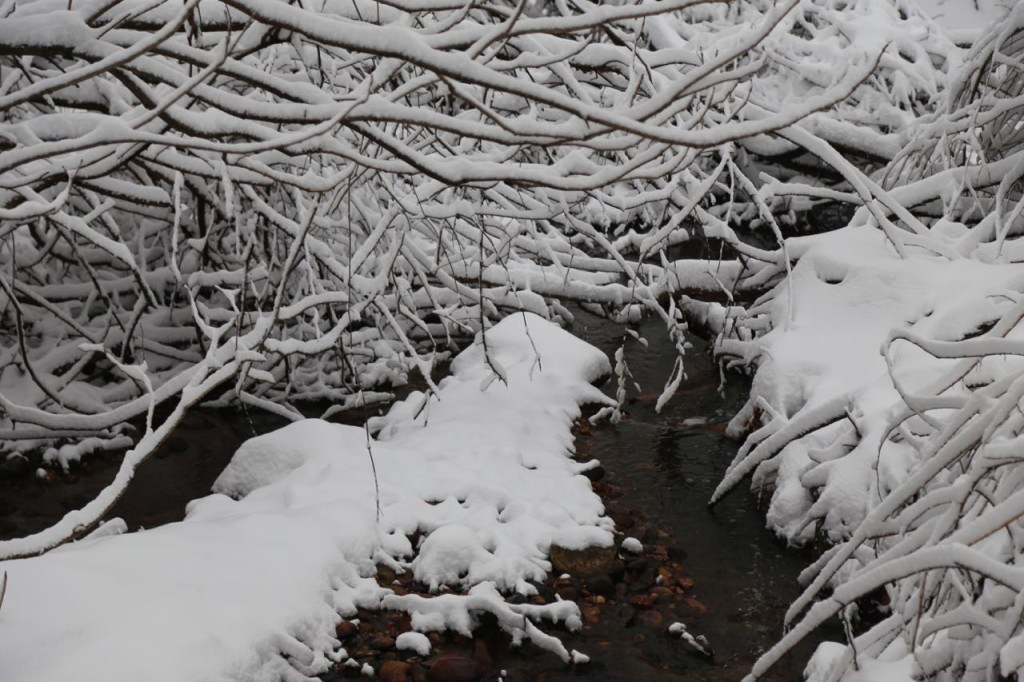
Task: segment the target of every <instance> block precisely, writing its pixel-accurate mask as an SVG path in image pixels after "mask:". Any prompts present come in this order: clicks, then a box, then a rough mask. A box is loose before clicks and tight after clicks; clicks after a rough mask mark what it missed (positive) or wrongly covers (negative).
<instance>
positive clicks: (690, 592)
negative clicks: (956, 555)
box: [0, 313, 835, 682]
mask: <svg viewBox="0 0 1024 682" xmlns="http://www.w3.org/2000/svg"><path fill="white" fill-rule="evenodd" d="M574 331H575V332H576V333H577V334H578V335H580V336H581V337H583V338H584V339H586V340H588V341H590V342H591V343H593V344H594V345H596V346H598V347H600V348H601V349H602V350H605V351H606V352H608V353H609V355H610V354H611V353H613V352H614V350H615V348H617V347H618V346H619V345H620V344H621V343H622V341H623V335H622V330H621V328H620V327H618V326H616V325H612V324H611V323H609V322H607V321H604V320H601V319H600V318H597V317H595V316H592V315H588V314H586V313H581V314H580V315H579V317H578V318H577V321H576V325H575V328H574ZM639 331H640V333H641V335H643V336H644V337H645V338H646V339H647V341H648V346H647V347H646V348H645V347H643V346H642V345H641V344H640V343H639V342H637V341H635V340H633V339H631V338H630V339H627V341H626V358H627V362H628V363H629V368H630V371H631V372H632V375H633V379H634V380H635V381H636V382H637V383H639V384H640V387H641V388H640V391H639V392H637V391H636V390H635V389H633V388H632V387H631V388H630V391H629V396H630V397H629V399H628V401H627V404H626V412H627V416H626V418H625V419H624V420H623V421H621V422H620V423H619V424H617V425H614V426H613V425H600V426H594V427H590V428H584V429H582V430H581V434H580V436H579V437H578V439H577V450H578V452H579V453H580V456H581V457H583V458H590V457H596V458H598V459H600V460H601V462H602V463H603V465H604V469H605V471H606V472H607V473H606V477H605V479H604V480H602V481H601V482H600V483H599V484H598V488H599V489H600V490H601V491H602V492H603V493H604V494H605V495H606V499H607V502H608V508H609V513H611V514H612V516H613V517H614V518H616V519H617V520H620V521H621V525H623V526H626V527H627V529H626V530H627V533H629V534H636V535H637V537H640V538H641V539H642V540H643V541H644V542H645V546H647V547H648V548H651V547H657V548H658V551H660V552H663V553H664V557H666V562H665V563H666V565H668V564H669V563H671V564H672V565H674V566H675V567H676V568H681V571H682V573H683V574H685V576H687V577H688V578H690V579H692V580H693V582H694V584H693V586H692V588H689V589H687V590H686V597H685V603H679V602H678V599H676V600H675V601H672V600H669V601H671V603H670V604H667V605H666V603H664V602H663V603H662V604H660V605H657V606H655V607H654V608H649V609H645V610H647V611H648V613H642V612H641V611H642V610H641V609H638V608H637V607H636V606H635V603H636V602H635V601H634V600H635V599H641V600H642V599H645V598H647V595H649V594H650V592H651V590H652V589H653V588H654V587H655V586H656V585H655V570H656V569H657V562H656V561H655V562H652V565H651V566H650V568H647V569H642V570H640V569H638V572H637V573H636V574H635V575H634V574H633V573H630V574H629V575H628V576H627V578H626V579H625V580H626V581H627V582H629V583H630V584H628V585H622V584H620V585H618V586H617V592H616V593H615V594H614V595H610V596H609V597H608V598H607V599H605V600H604V601H603V602H602V603H601V605H600V607H599V608H598V607H596V606H595V607H592V609H591V613H592V614H594V617H593V618H590V619H588V620H587V624H586V626H585V628H584V631H583V632H581V633H578V634H569V633H558V634H559V636H560V637H563V638H564V640H565V642H566V644H567V645H568V646H570V647H573V648H576V649H579V650H581V651H584V652H586V653H587V654H589V655H590V656H591V658H592V660H591V662H590V663H589V664H587V665H583V666H576V667H566V666H563V665H562V664H561V663H560V662H559V661H558V660H557V659H556V658H555V657H553V656H551V655H550V654H547V653H544V652H540V651H537V650H532V649H530V648H529V647H527V648H524V649H522V650H511V649H509V647H508V646H507V643H506V644H505V645H502V644H500V643H499V644H495V640H497V639H500V638H497V637H492V638H491V641H490V642H489V643H488V644H487V647H488V653H487V654H486V657H487V659H488V660H487V667H488V668H489V670H488V674H487V678H486V679H497V677H498V673H499V671H500V670H502V669H504V670H505V671H506V675H505V676H504V678H503V679H505V680H506V681H507V682H514V681H515V680H562V679H569V678H573V679H576V678H586V679H591V680H662V679H664V680H676V679H678V680H692V681H694V682H717V681H724V680H738V679H740V678H741V677H742V676H743V675H744V674H745V673H746V672H747V671H748V670H749V667H750V665H751V663H752V662H753V661H754V660H755V659H756V657H757V655H758V654H759V653H760V652H761V651H763V650H764V649H766V648H767V647H768V646H770V645H771V644H772V643H773V642H774V641H775V639H776V638H777V637H778V636H779V635H780V633H781V629H782V614H783V613H784V612H785V609H786V607H787V606H788V604H789V603H790V602H791V601H792V599H793V598H794V597H795V596H796V594H797V585H796V576H797V574H798V572H799V571H800V569H801V568H803V567H804V566H805V565H806V564H807V563H808V562H809V560H810V556H809V555H807V554H806V553H802V552H799V551H796V550H793V549H787V548H786V547H784V546H782V545H781V544H780V543H779V542H777V540H776V539H775V538H774V536H773V535H772V534H771V533H770V532H769V531H768V530H766V529H765V527H764V513H763V509H762V508H759V500H758V499H757V497H756V496H755V495H754V494H753V493H751V492H750V491H749V490H748V489H747V488H746V486H743V487H742V488H741V489H739V490H736V491H734V492H733V493H731V494H730V495H729V496H727V497H726V498H725V499H724V500H723V501H722V502H721V503H720V504H718V505H717V506H715V507H714V508H713V509H709V508H708V507H707V504H706V503H707V500H708V499H709V497H710V495H711V492H712V491H713V490H714V488H715V486H716V485H717V483H718V482H719V481H720V480H721V477H722V474H723V472H724V470H725V467H726V466H727V464H728V463H729V462H730V461H731V459H732V458H733V456H734V454H735V452H736V449H737V444H736V443H735V442H733V441H731V440H729V439H728V438H726V437H725V436H724V435H723V434H722V431H723V427H724V425H725V423H726V422H727V421H728V419H729V417H730V416H731V415H732V414H734V413H735V412H736V411H737V410H738V409H739V407H740V406H741V405H742V404H743V400H744V398H745V396H746V392H747V390H748V385H747V383H746V381H745V380H744V379H743V378H742V377H740V378H735V377H733V378H730V379H729V380H728V381H726V382H725V383H724V385H720V378H719V372H718V369H717V367H715V365H714V364H713V363H712V362H711V360H710V358H709V357H708V355H707V353H706V348H705V344H703V342H701V341H699V340H697V339H693V340H692V342H693V344H694V347H693V348H692V349H691V351H690V352H689V355H688V356H687V361H686V372H687V375H688V378H687V381H685V382H684V383H683V385H682V386H681V387H680V390H679V392H678V393H677V394H676V397H675V398H674V399H673V400H672V401H671V402H670V403H669V404H668V405H667V406H666V408H665V409H664V410H663V411H662V412H661V413H660V414H658V413H656V412H655V410H654V398H655V397H656V395H657V394H658V393H659V392H660V390H661V387H662V386H663V384H664V382H665V381H666V379H667V378H668V376H669V374H670V371H671V369H672V362H673V359H674V350H673V349H672V347H671V345H670V343H669V341H668V339H667V337H666V335H665V333H664V331H663V330H662V329H660V328H659V323H658V322H657V321H656V320H648V321H646V322H644V323H643V324H642V325H641V327H640V328H639ZM604 388H605V390H606V391H608V392H609V393H612V392H614V390H615V387H614V385H613V382H609V384H608V385H607V386H605V387H604ZM280 425H281V422H279V421H278V420H275V419H274V418H272V417H267V416H257V415H252V416H251V418H250V416H247V415H244V414H241V413H234V412H224V411H210V410H205V411H204V410H197V411H195V412H193V413H192V414H190V415H189V416H188V417H187V419H186V422H185V423H184V425H183V426H182V427H181V428H180V429H179V430H178V431H177V432H176V433H175V434H174V436H173V437H172V438H171V439H170V441H169V443H167V444H166V445H165V447H164V449H163V450H162V451H161V452H160V453H159V455H158V456H156V457H154V458H153V459H151V460H150V461H148V462H146V463H145V464H144V465H143V466H142V467H141V468H140V470H139V472H138V475H137V477H136V480H135V481H134V482H133V484H132V486H131V487H130V489H129V492H128V493H127V494H126V495H125V497H124V498H123V499H122V500H121V501H120V502H119V503H118V506H117V508H116V509H115V510H114V515H115V516H120V517H122V518H124V519H125V520H126V521H127V522H128V524H129V527H130V528H132V529H136V528H139V527H152V526H154V525H158V524H161V523H167V522H170V521H175V520H178V519H180V518H182V517H183V515H184V508H185V504H186V502H187V501H188V500H190V499H192V498H194V497H199V496H202V495H204V494H206V493H207V492H208V491H209V487H210V485H211V483H212V482H213V480H214V479H215V478H216V476H217V474H218V473H219V472H220V471H221V469H223V467H224V466H225V465H226V463H227V461H228V460H229V459H230V456H231V454H232V453H233V452H234V450H235V449H236V448H237V447H238V445H239V444H240V443H241V442H243V441H244V440H245V439H246V438H248V437H250V436H251V435H253V434H254V433H263V432H266V431H268V430H271V429H272V428H276V427H277V426H280ZM116 469H117V458H116V457H113V456H99V457H93V458H90V459H89V460H87V462H86V463H85V464H84V465H83V466H81V467H79V468H78V469H76V470H74V471H73V472H72V473H71V474H70V475H68V476H58V477H56V478H55V480H50V481H44V480H40V479H38V478H37V477H35V476H33V475H21V476H12V477H8V478H7V479H6V480H3V481H0V538H7V537H14V536H16V535H23V534H26V533H30V532H33V531H36V530H39V529H41V528H44V527H45V526H46V525H48V524H50V523H52V522H53V521H55V520H56V519H58V518H59V517H60V516H61V515H63V513H64V512H65V511H67V510H68V509H72V508H76V507H78V506H81V505H82V504H84V503H85V502H86V501H87V500H88V499H89V498H90V496H92V495H94V494H95V493H96V492H98V491H99V489H101V488H102V486H103V485H105V484H106V482H107V481H109V480H110V479H111V478H112V476H113V474H114V473H115V472H116ZM663 591H664V590H663ZM581 603H582V602H581ZM676 619H680V620H682V621H683V622H685V624H686V626H687V627H688V629H689V630H690V631H691V632H692V633H693V634H695V635H697V634H701V635H704V636H706V637H707V639H708V640H709V641H710V643H711V645H712V646H713V647H714V650H715V655H714V658H713V659H711V660H708V659H707V658H706V657H703V656H700V655H697V654H695V653H694V652H693V651H692V650H690V649H688V648H687V647H686V646H684V645H683V644H682V643H681V642H680V641H679V640H678V639H677V638H674V637H672V636H670V635H669V634H668V632H667V628H668V625H669V624H670V623H671V622H673V621H675V620H676ZM833 634H835V633H833ZM464 644H465V643H464ZM442 649H443V645H442ZM812 650H813V643H809V644H807V645H805V646H804V647H803V648H802V649H800V650H799V651H798V653H797V655H796V656H794V657H791V658H790V659H787V660H786V661H784V662H783V664H781V665H780V666H779V667H778V669H777V670H775V671H774V672H773V673H772V675H771V676H770V677H769V678H767V679H771V680H779V681H783V680H784V681H789V680H794V681H795V680H800V679H801V670H802V665H803V663H804V662H805V661H806V658H807V656H808V655H809V654H810V652H811V651H812ZM428 665H429V662H428ZM328 677H330V676H328ZM331 679H333V678H331Z"/></svg>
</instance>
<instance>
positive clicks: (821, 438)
mask: <svg viewBox="0 0 1024 682" xmlns="http://www.w3.org/2000/svg"><path fill="white" fill-rule="evenodd" d="M947 232H948V234H945V235H944V234H943V233H942V232H941V231H939V230H933V233H932V235H931V238H932V239H933V240H936V243H942V244H944V245H945V247H946V248H948V249H951V250H953V251H954V252H955V251H956V249H957V248H958V246H959V243H960V241H961V240H962V241H963V242H965V243H969V242H970V235H969V234H966V233H963V232H961V231H957V230H954V229H952V228H950V229H949V230H948V231H947ZM789 248H790V253H791V254H799V261H798V262H797V263H796V265H795V266H794V267H793V271H792V275H791V277H790V279H789V281H788V282H786V283H783V284H781V285H779V287H778V288H777V289H776V291H775V294H774V297H773V298H772V299H771V300H769V301H767V302H766V303H764V304H763V305H761V306H760V307H758V308H757V309H756V312H757V314H759V315H761V316H762V317H763V318H767V322H766V323H767V325H768V326H769V327H770V331H768V332H767V333H765V334H764V335H762V336H760V337H757V338H755V339H753V340H751V341H742V342H736V341H726V342H724V344H723V347H724V348H727V349H731V350H732V351H733V352H736V353H739V354H741V355H744V356H745V357H747V358H748V359H749V360H751V361H754V362H756V363H757V365H758V366H757V371H756V373H755V375H754V380H753V384H752V387H751V399H750V401H749V402H748V404H747V406H746V408H745V409H744V410H743V411H742V412H741V413H740V414H739V415H737V416H736V418H735V419H734V420H733V423H732V425H731V429H732V430H733V432H734V433H735V432H738V431H739V430H740V429H741V428H743V427H744V426H745V425H746V424H747V422H748V420H749V419H750V418H751V417H752V415H753V414H754V413H755V412H756V411H760V412H761V421H762V422H765V423H767V426H766V427H765V428H764V429H763V430H762V432H761V434H762V435H761V436H760V437H759V438H752V439H750V440H748V441H747V442H746V443H745V444H744V447H743V448H742V449H741V451H740V454H739V455H738V457H737V459H736V461H735V462H733V464H732V466H731V467H730V469H729V471H728V472H727V474H726V477H725V480H724V482H723V485H722V486H721V487H720V490H724V489H725V487H726V486H728V485H731V484H734V483H736V482H737V481H738V480H740V479H741V478H742V476H744V475H745V474H747V473H750V472H751V471H754V479H753V480H754V485H755V486H757V485H760V484H763V483H771V484H772V486H773V489H774V490H773V495H772V500H771V504H770V506H769V510H768V524H769V526H770V527H771V528H773V529H774V530H775V531H776V532H778V533H779V534H780V535H783V536H784V537H786V538H787V539H788V540H790V541H792V542H797V543H800V542H805V541H808V540H810V539H811V538H812V537H813V535H814V533H815V532H816V529H820V530H822V531H824V532H826V533H827V534H828V535H829V536H830V537H831V539H832V540H833V541H839V540H842V539H844V538H845V537H847V536H848V534H849V532H850V531H851V530H852V529H853V528H854V527H856V525H857V524H858V523H860V521H861V520H862V519H863V518H864V515H865V513H866V512H867V510H868V509H869V507H870V506H871V505H872V504H874V503H877V501H878V500H879V499H880V494H884V493H885V492H887V491H888V490H890V489H892V488H893V487H895V486H896V485H898V484H899V483H901V482H902V481H903V480H904V479H905V478H906V477H907V475H908V471H910V470H911V469H912V467H913V466H914V464H915V461H916V459H915V458H916V455H915V451H914V450H913V448H912V447H911V446H910V445H909V444H908V443H906V442H905V441H903V442H893V440H886V436H887V434H888V429H889V425H890V420H891V418H892V415H893V414H895V413H896V412H897V411H898V410H899V409H900V408H901V402H900V400H899V395H898V394H897V392H896V388H895V387H894V384H893V381H892V378H891V376H890V373H889V369H888V364H887V360H886V357H885V355H884V354H883V346H884V345H885V343H886V341H887V339H888V338H889V336H890V334H891V333H894V332H896V331H898V330H904V331H906V332H909V333H911V334H915V335H919V336H921V337H923V338H926V339H936V340H940V341H943V340H955V339H959V338H963V337H964V336H967V335H969V334H971V333H973V332H975V331H976V330H977V329H978V327H979V326H981V325H982V324H984V323H987V322H990V321H992V320H994V319H997V318H998V317H999V315H1000V314H1001V313H1002V312H1003V311H1004V310H1005V309H1006V308H1007V307H1009V306H1010V305H1011V304H1012V302H1013V301H1014V300H1015V299H1016V294H1015V293H1014V292H1017V291H1020V287H1021V286H1022V284H1024V266H1021V265H1020V264H1016V263H1006V264H1001V263H998V262H986V261H995V260H996V259H995V257H994V256H992V255H986V253H985V252H984V249H979V250H978V252H977V253H974V254H973V255H974V257H973V258H954V259H952V260H951V259H947V258H943V257H939V256H935V255H934V254H932V253H929V252H925V251H923V250H922V251H916V252H913V253H910V254H908V257H907V258H906V259H902V258H900V257H899V256H898V255H897V254H896V252H895V251H894V250H893V249H892V248H891V247H890V246H889V244H888V243H887V242H886V239H885V236H884V234H883V233H882V231H881V230H878V229H877V228H874V227H870V226H867V225H862V226H852V227H848V228H845V229H843V230H839V231H836V232H830V233H826V234H822V235H816V236H811V237H803V238H797V239H792V240H790V241H789ZM1007 258H1008V259H1009V257H1007ZM888 353H889V358H890V360H889V361H890V362H891V363H892V365H893V366H894V367H896V376H897V378H898V379H899V381H900V382H901V383H902V384H903V385H904V386H905V387H909V388H911V389H919V388H921V387H923V386H926V385H927V384H928V383H929V381H930V380H932V379H934V377H936V376H937V375H938V374H939V372H940V371H941V370H942V369H945V368H948V367H949V366H950V363H952V362H953V361H952V360H939V359H936V358H932V357H930V356H928V355H927V354H926V353H924V352H923V351H922V350H921V349H919V348H917V347H916V346H913V345H912V344H910V343H908V342H906V341H896V342H894V343H893V344H892V345H891V346H889V347H888ZM1000 361H1001V362H1004V363H1011V364H1012V362H1013V361H1011V360H1009V359H1005V358H1004V359H1000ZM985 367H986V368H987V369H986V370H985V371H988V372H1005V371H1008V370H1009V365H1006V366H1001V367H996V366H995V365H994V364H993V363H988V364H986V365H985ZM828 421H832V423H831V425H829V426H825V427H824V428H820V429H818V430H816V431H814V433H811V434H810V435H808V436H804V437H800V438H797V439H796V440H794V441H793V442H791V443H790V444H789V445H787V446H786V447H785V448H783V449H782V450H781V452H779V453H778V454H774V455H773V454H772V453H773V450H772V447H771V445H772V442H773V440H774V439H775V438H779V437H780V436H779V435H776V434H787V433H788V434H791V435H799V434H801V433H807V432H808V431H812V430H813V429H811V428H809V427H810V426H819V425H820V424H821V423H826V422H828ZM764 434H769V435H768V436H767V437H765V436H764ZM880 453H881V454H880ZM755 467H756V469H755ZM812 491H813V494H812Z"/></svg>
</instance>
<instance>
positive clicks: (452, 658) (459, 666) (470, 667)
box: [427, 654, 486, 682]
mask: <svg viewBox="0 0 1024 682" xmlns="http://www.w3.org/2000/svg"><path fill="white" fill-rule="evenodd" d="M485 672H486V671H485V670H484V666H483V665H481V664H480V663H478V662H477V661H474V660H473V659H472V658H469V657H468V656H463V655H460V654H443V655H441V656H440V657H439V658H438V659H437V660H436V661H434V663H433V665H431V666H430V672H429V673H427V679H428V680H430V682H480V680H482V679H483V677H484V673H485Z"/></svg>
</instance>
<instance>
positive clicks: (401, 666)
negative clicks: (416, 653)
mask: <svg viewBox="0 0 1024 682" xmlns="http://www.w3.org/2000/svg"><path fill="white" fill-rule="evenodd" d="M410 667H411V666H410V665H409V664H408V663H406V662H404V661H384V665H382V666H381V667H380V670H379V671H378V673H377V676H378V677H379V678H380V680H381V682H407V680H408V679H409V672H410Z"/></svg>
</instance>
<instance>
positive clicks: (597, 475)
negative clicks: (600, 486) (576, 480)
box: [582, 464, 605, 483]
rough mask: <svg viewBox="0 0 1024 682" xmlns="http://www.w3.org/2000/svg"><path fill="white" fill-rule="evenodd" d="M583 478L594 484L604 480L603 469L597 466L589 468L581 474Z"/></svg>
mask: <svg viewBox="0 0 1024 682" xmlns="http://www.w3.org/2000/svg"><path fill="white" fill-rule="evenodd" d="M582 473H583V475H584V476H586V477H587V478H589V479H590V480H591V481H593V482H594V483H597V482H598V481H600V480H602V479H604V475H605V470H604V467H603V466H601V465H600V464H598V465H597V466H593V467H590V468H589V469H587V470H586V471H584V472H582Z"/></svg>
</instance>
